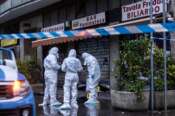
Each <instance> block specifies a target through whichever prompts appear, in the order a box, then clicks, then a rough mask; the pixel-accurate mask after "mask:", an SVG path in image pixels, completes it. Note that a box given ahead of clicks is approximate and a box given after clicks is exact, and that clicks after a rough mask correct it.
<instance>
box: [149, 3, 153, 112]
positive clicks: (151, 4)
mask: <svg viewBox="0 0 175 116" xmlns="http://www.w3.org/2000/svg"><path fill="white" fill-rule="evenodd" d="M149 10H150V23H153V0H150V8H149ZM150 39H151V61H150V62H151V63H150V65H151V67H150V68H151V111H154V53H153V52H154V39H153V33H150Z"/></svg>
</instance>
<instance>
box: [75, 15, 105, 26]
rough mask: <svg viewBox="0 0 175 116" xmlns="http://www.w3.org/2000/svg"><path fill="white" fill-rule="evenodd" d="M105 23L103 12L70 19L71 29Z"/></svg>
mask: <svg viewBox="0 0 175 116" xmlns="http://www.w3.org/2000/svg"><path fill="white" fill-rule="evenodd" d="M104 23H106V15H105V12H103V13H99V14H95V15H91V16H87V17H84V18H80V19H76V20H73V21H72V29H80V28H85V27H90V26H93V25H99V24H104Z"/></svg>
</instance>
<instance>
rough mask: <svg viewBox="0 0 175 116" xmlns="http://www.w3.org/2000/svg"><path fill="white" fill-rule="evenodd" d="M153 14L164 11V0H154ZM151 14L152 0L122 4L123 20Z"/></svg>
mask: <svg viewBox="0 0 175 116" xmlns="http://www.w3.org/2000/svg"><path fill="white" fill-rule="evenodd" d="M152 4H153V14H154V15H156V14H160V13H162V12H163V3H162V0H153V3H152ZM149 15H150V0H142V1H139V2H136V3H133V4H129V5H125V6H122V21H128V20H133V19H137V18H142V17H147V16H149Z"/></svg>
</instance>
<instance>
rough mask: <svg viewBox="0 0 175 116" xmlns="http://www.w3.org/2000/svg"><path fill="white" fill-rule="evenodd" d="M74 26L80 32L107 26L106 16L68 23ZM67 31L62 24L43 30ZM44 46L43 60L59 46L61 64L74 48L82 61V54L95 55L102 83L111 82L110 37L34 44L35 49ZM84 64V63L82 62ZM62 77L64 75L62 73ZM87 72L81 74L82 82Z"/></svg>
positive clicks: (95, 16) (53, 40)
mask: <svg viewBox="0 0 175 116" xmlns="http://www.w3.org/2000/svg"><path fill="white" fill-rule="evenodd" d="M68 23H70V24H72V25H70V26H71V29H72V30H75V29H76V30H79V29H85V28H97V27H99V26H101V25H104V24H106V23H107V22H106V14H105V12H102V13H98V14H94V15H91V16H87V17H83V18H79V19H75V20H72V21H71V22H68ZM65 29H66V23H60V24H56V25H52V26H48V27H44V28H42V29H41V31H43V32H53V31H64V30H65ZM36 46H42V49H43V58H42V59H44V57H45V56H46V55H47V54H48V51H49V49H50V48H51V47H53V46H57V47H58V48H59V51H60V61H59V62H60V63H61V62H62V61H63V59H64V58H65V57H67V54H68V52H69V50H70V49H72V48H74V49H76V51H77V56H78V58H80V59H81V54H82V53H83V52H88V53H91V54H92V55H94V56H95V57H96V58H97V59H98V61H99V63H100V67H101V71H102V78H103V79H102V81H104V82H107V81H108V82H109V81H110V79H109V77H110V52H109V51H110V43H109V38H108V37H97V38H88V39H85V38H74V39H68V38H58V39H46V40H38V41H34V42H33V47H36ZM82 63H83V61H82ZM60 75H61V77H63V74H62V73H60ZM59 79H60V81H59V83H61V84H62V83H63V80H64V78H59ZM85 79H86V71H84V72H83V73H81V76H80V81H81V82H83V83H84V82H85ZM59 85H60V84H59Z"/></svg>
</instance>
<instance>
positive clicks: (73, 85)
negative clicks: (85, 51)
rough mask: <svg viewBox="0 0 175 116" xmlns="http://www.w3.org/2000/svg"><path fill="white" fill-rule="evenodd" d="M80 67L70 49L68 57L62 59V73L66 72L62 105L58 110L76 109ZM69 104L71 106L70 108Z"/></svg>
mask: <svg viewBox="0 0 175 116" xmlns="http://www.w3.org/2000/svg"><path fill="white" fill-rule="evenodd" d="M82 69H83V68H82V65H81V62H80V60H79V59H77V58H76V51H75V50H74V49H71V50H70V51H69V55H68V57H67V58H65V59H64V61H63V64H62V71H63V72H66V74H65V82H64V104H63V105H62V106H61V108H60V109H70V108H71V106H72V107H78V105H77V95H78V90H77V84H78V82H79V77H78V72H80V71H82ZM70 104H71V106H70Z"/></svg>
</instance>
